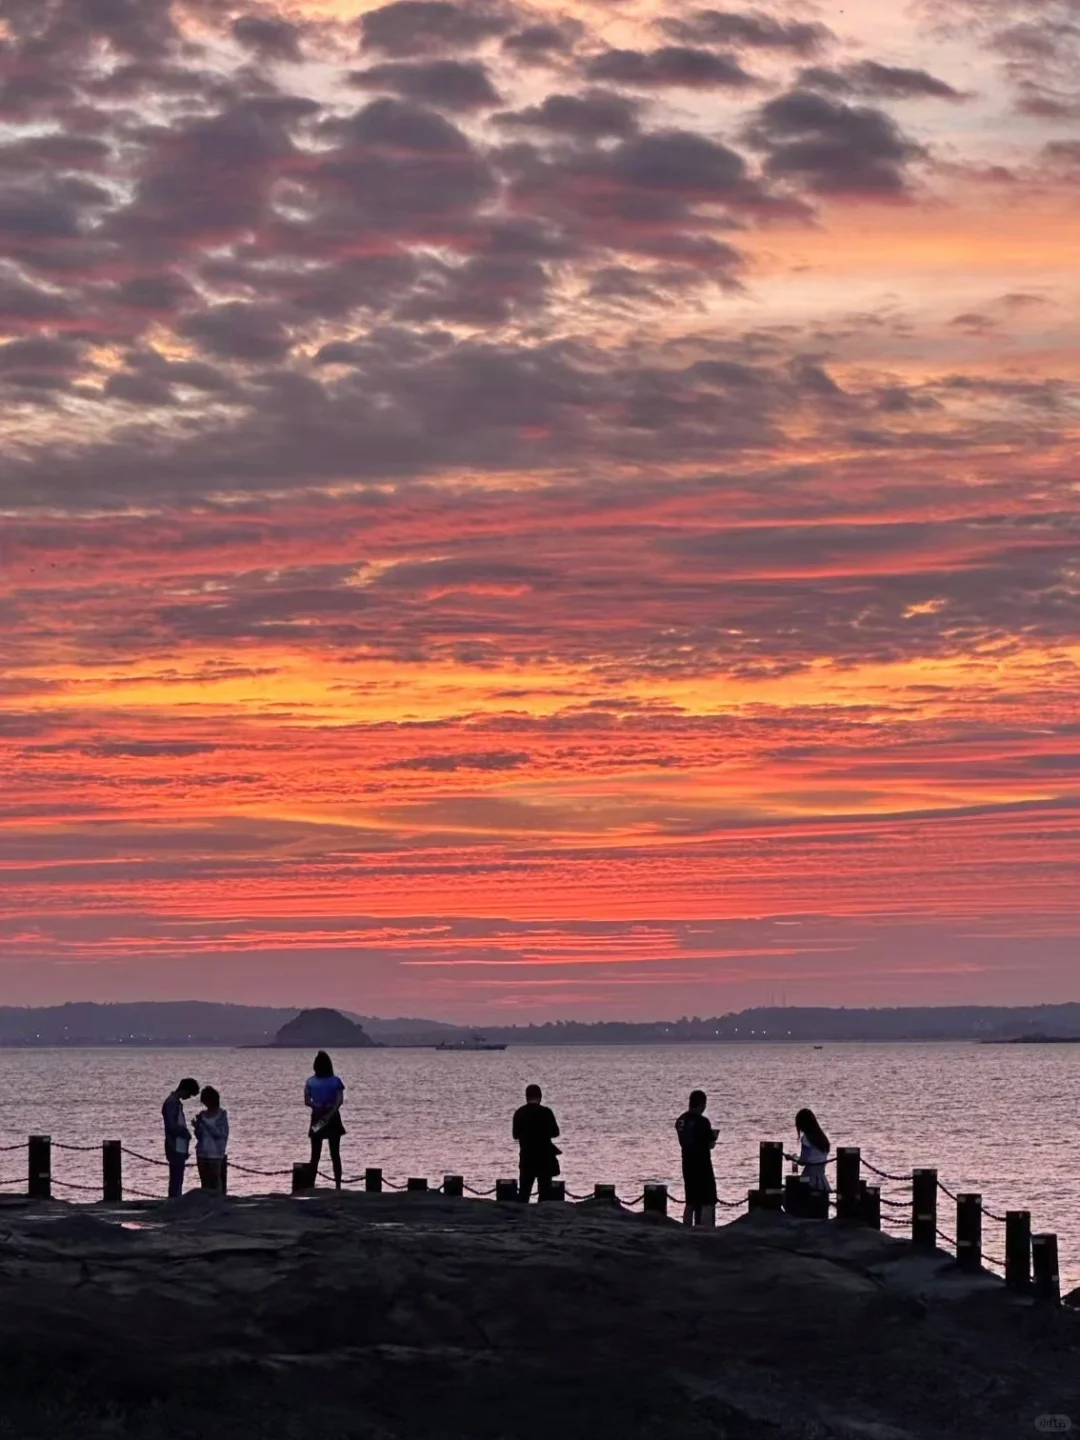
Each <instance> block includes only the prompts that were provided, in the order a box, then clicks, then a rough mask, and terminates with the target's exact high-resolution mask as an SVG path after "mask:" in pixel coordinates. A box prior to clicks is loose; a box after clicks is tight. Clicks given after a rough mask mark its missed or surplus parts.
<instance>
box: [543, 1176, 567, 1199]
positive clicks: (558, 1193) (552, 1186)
mask: <svg viewBox="0 0 1080 1440" xmlns="http://www.w3.org/2000/svg"><path fill="white" fill-rule="evenodd" d="M540 1198H541V1200H545V1201H546V1200H565V1199H566V1181H565V1180H552V1181H550V1182H549V1183H548V1187H547V1194H546V1195H541V1197H540Z"/></svg>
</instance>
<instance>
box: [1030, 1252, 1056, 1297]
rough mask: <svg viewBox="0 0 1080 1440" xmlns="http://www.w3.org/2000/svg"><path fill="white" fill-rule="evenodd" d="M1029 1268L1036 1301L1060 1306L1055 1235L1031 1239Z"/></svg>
mask: <svg viewBox="0 0 1080 1440" xmlns="http://www.w3.org/2000/svg"><path fill="white" fill-rule="evenodd" d="M1031 1268H1032V1272H1033V1275H1034V1280H1033V1290H1034V1293H1035V1299H1036V1300H1043V1301H1045V1302H1047V1303H1048V1304H1050V1305H1060V1304H1061V1280H1060V1277H1059V1276H1058V1243H1057V1236H1056V1235H1033V1236H1032V1237H1031Z"/></svg>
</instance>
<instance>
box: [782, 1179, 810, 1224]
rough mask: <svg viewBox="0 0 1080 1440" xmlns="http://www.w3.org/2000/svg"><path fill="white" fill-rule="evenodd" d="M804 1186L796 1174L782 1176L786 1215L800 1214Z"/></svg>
mask: <svg viewBox="0 0 1080 1440" xmlns="http://www.w3.org/2000/svg"><path fill="white" fill-rule="evenodd" d="M805 1189H806V1186H805V1185H804V1184H803V1183H802V1179H801V1177H800V1176H798V1175H785V1176H784V1210H785V1211H786V1212H787V1214H788V1215H801V1214H802V1208H803V1207H802V1203H801V1202H802V1198H803V1192H804V1191H805Z"/></svg>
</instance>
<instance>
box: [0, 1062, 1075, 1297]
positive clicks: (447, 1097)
mask: <svg viewBox="0 0 1080 1440" xmlns="http://www.w3.org/2000/svg"><path fill="white" fill-rule="evenodd" d="M334 1059H335V1062H336V1067H337V1071H338V1074H339V1075H340V1076H341V1077H342V1079H343V1080H344V1082H345V1086H346V1101H345V1107H344V1110H343V1112H342V1113H343V1116H344V1118H345V1124H346V1128H347V1134H346V1136H345V1138H344V1140H343V1142H342V1154H343V1159H344V1164H345V1176H346V1180H347V1181H348V1180H354V1179H356V1183H362V1180H360V1179H358V1178H357V1177H362V1175H363V1172H364V1170H365V1168H366V1167H368V1166H379V1167H381V1168H382V1170H383V1171H384V1173H385V1175H386V1177H387V1180H388V1182H391V1181H392V1182H396V1183H397V1184H403V1183H404V1182H405V1180H406V1179H407V1178H409V1177H410V1176H424V1177H427V1179H428V1180H429V1183H430V1184H432V1185H437V1184H439V1183H440V1182H441V1180H442V1177H443V1175H445V1174H454V1175H462V1176H463V1177H464V1179H465V1181H466V1184H467V1185H468V1186H470V1187H471V1188H472V1189H474V1190H479V1191H485V1190H489V1189H491V1188H492V1187H494V1185H495V1181H496V1180H497V1179H499V1178H500V1177H502V1176H512V1175H514V1174H515V1171H516V1153H515V1148H514V1145H513V1143H512V1141H511V1138H510V1119H511V1115H512V1114H513V1111H514V1109H515V1107H516V1106H517V1105H519V1104H520V1103H521V1102H522V1099H523V1092H524V1089H525V1086H526V1084H528V1083H530V1082H535V1083H537V1084H539V1085H541V1086H542V1087H543V1091H544V1100H545V1103H548V1104H550V1105H551V1106H552V1108H553V1109H554V1110H555V1113H556V1116H557V1118H558V1121H559V1125H560V1127H561V1130H562V1138H561V1140H560V1144H561V1146H562V1150H563V1155H562V1167H563V1178H564V1179H565V1181H566V1185H567V1189H568V1191H570V1192H571V1193H572V1194H576V1195H585V1194H589V1193H591V1191H592V1188H593V1185H594V1184H596V1183H597V1182H607V1183H613V1184H614V1185H615V1186H616V1187H617V1192H618V1194H619V1196H620V1197H622V1198H624V1199H626V1200H627V1201H630V1202H633V1201H634V1200H636V1199H637V1197H638V1196H640V1194H641V1191H642V1188H643V1186H644V1184H645V1182H646V1181H665V1182H667V1183H668V1184H670V1185H671V1186H672V1188H673V1190H674V1191H675V1192H677V1193H681V1176H680V1172H679V1151H678V1143H677V1141H676V1136H675V1129H674V1122H675V1119H676V1117H677V1116H678V1114H679V1113H680V1111H682V1110H683V1109H684V1108H685V1106H686V1101H687V1096H688V1094H689V1092H690V1090H691V1089H694V1088H698V1087H700V1088H701V1089H703V1090H705V1091H706V1092H707V1094H708V1097H709V1101H708V1114H709V1117H710V1119H711V1120H712V1123H713V1125H714V1126H715V1127H716V1129H717V1130H718V1131H719V1140H718V1142H717V1147H716V1152H715V1167H716V1173H717V1181H718V1188H719V1192H720V1195H721V1198H722V1199H724V1200H727V1201H729V1202H738V1203H739V1204H744V1203H745V1198H746V1192H747V1190H748V1189H749V1188H751V1187H752V1186H753V1185H754V1184H755V1183H756V1177H757V1163H758V1158H757V1157H758V1144H759V1142H760V1141H761V1140H781V1141H783V1142H784V1143H785V1146H788V1147H790V1148H794V1145H795V1129H794V1117H795V1112H796V1110H797V1109H799V1108H800V1107H801V1106H803V1105H808V1106H810V1107H811V1108H812V1109H813V1110H814V1111H815V1112H816V1113H817V1116H818V1118H819V1120H820V1121H821V1123H822V1125H823V1126H824V1128H825V1130H826V1132H827V1133H828V1135H829V1136H830V1138H831V1140H832V1142H833V1147H834V1149H835V1147H837V1146H840V1145H858V1146H860V1147H861V1150H862V1154H863V1158H864V1161H865V1162H868V1164H870V1165H873V1166H875V1167H876V1168H877V1169H878V1170H880V1171H884V1172H886V1173H887V1174H888V1175H891V1176H900V1177H903V1176H904V1175H906V1174H909V1173H910V1171H911V1169H912V1168H913V1167H915V1166H935V1167H936V1168H937V1170H938V1173H939V1176H940V1179H941V1181H942V1183H943V1184H944V1185H945V1186H947V1187H948V1189H949V1190H950V1191H951V1192H953V1194H955V1193H957V1192H960V1191H978V1192H980V1193H981V1194H982V1196H983V1202H984V1205H985V1206H986V1207H987V1208H988V1209H989V1210H992V1211H993V1212H995V1213H996V1214H998V1215H1004V1212H1005V1210H1006V1209H1026V1210H1030V1211H1031V1215H1032V1226H1033V1229H1034V1230H1035V1231H1040V1230H1047V1231H1054V1232H1056V1233H1057V1235H1058V1237H1059V1241H1058V1243H1059V1249H1060V1259H1061V1277H1062V1285H1063V1289H1065V1290H1067V1289H1069V1288H1071V1287H1073V1286H1078V1285H1080V1174H1078V1171H1080V1045H977V1044H832V1045H825V1046H823V1047H821V1048H820V1049H819V1048H817V1047H814V1046H810V1045H802V1044H799V1045H792V1044H788V1045H767V1044H761V1045H670V1046H663V1045H648V1046H642V1045H636V1046H631V1045H628V1046H613V1045H605V1046H595V1047H593V1046H588V1047H586V1046H563V1047H554V1046H552V1047H543V1048H541V1047H539V1046H528V1047H525V1046H521V1047H517V1048H514V1047H511V1048H509V1049H507V1050H505V1051H491V1052H480V1053H476V1052H473V1053H467V1052H447V1051H441V1052H440V1051H436V1050H428V1049H376V1050H343V1051H341V1052H339V1053H338V1054H336V1055H335V1056H334ZM310 1062H311V1056H310V1055H309V1054H308V1053H307V1052H306V1051H294V1050H269V1049H268V1050H258V1049H236V1050H233V1049H175V1050H173V1049H126V1048H119V1047H116V1048H108V1049H104V1048H103V1049H33V1050H0V1195H11V1194H14V1193H17V1192H18V1190H20V1189H24V1188H25V1176H26V1153H25V1149H24V1148H22V1147H23V1146H24V1145H25V1139H26V1137H27V1135H29V1134H31V1133H33V1134H48V1135H51V1136H52V1139H53V1144H54V1153H53V1180H54V1191H53V1193H54V1195H55V1196H56V1197H57V1198H62V1199H65V1200H72V1201H92V1200H93V1199H94V1198H95V1195H98V1196H100V1186H101V1150H100V1146H101V1142H102V1141H103V1140H111V1139H117V1140H121V1141H122V1142H123V1143H124V1145H125V1147H127V1149H128V1150H130V1151H132V1152H134V1154H129V1155H125V1157H124V1183H125V1191H126V1193H127V1194H132V1193H136V1192H137V1193H138V1194H140V1195H148V1196H149V1195H160V1194H163V1193H164V1189H165V1170H164V1169H163V1168H162V1167H161V1166H160V1164H154V1163H151V1162H153V1161H160V1160H161V1158H162V1127H161V1103H162V1101H163V1100H164V1098H165V1096H166V1095H167V1094H168V1092H169V1091H170V1090H171V1089H172V1088H173V1086H174V1085H175V1084H176V1083H177V1082H178V1081H179V1080H180V1078H181V1077H182V1076H186V1075H191V1076H193V1077H194V1078H195V1079H197V1080H198V1081H199V1083H200V1085H202V1084H212V1085H214V1086H215V1087H216V1088H217V1089H218V1090H219V1091H220V1092H221V1096H222V1103H223V1104H224V1106H225V1108H226V1109H227V1110H228V1113H229V1124H230V1131H231V1139H230V1145H229V1154H230V1180H229V1189H230V1193H232V1194H234V1195H249V1194H260V1193H266V1192H268V1191H280V1190H287V1189H288V1187H289V1176H290V1172H291V1167H292V1164H293V1162H294V1161H296V1160H304V1159H305V1158H306V1157H307V1139H306V1136H307V1123H308V1121H307V1112H306V1110H305V1109H304V1105H303V1087H304V1080H305V1079H306V1077H307V1075H308V1074H309V1071H310ZM194 1108H197V1104H196V1106H194V1107H193V1106H191V1105H190V1104H189V1106H188V1112H189V1115H190V1114H191V1112H192V1110H193V1109H194ZM8 1146H16V1147H18V1148H15V1149H8V1148H6V1147H8ZM60 1147H72V1148H60ZM84 1147H85V1148H84ZM135 1155H141V1156H144V1157H146V1158H145V1159H136V1158H135ZM325 1166H326V1162H325V1160H324V1168H325ZM250 1171H265V1172H271V1173H268V1174H252V1173H249V1172H250ZM864 1173H867V1172H865V1171H864ZM193 1174H194V1167H193V1166H192V1167H189V1175H190V1176H191V1177H192V1178H193ZM867 1178H868V1179H869V1180H875V1179H876V1178H877V1177H876V1176H875V1175H873V1174H870V1173H867ZM189 1183H190V1180H189ZM880 1183H881V1186H882V1194H883V1196H884V1197H885V1198H886V1200H892V1201H893V1202H894V1203H893V1204H892V1205H891V1206H890V1205H886V1206H885V1216H886V1223H887V1224H888V1223H890V1222H892V1223H893V1224H894V1225H895V1226H896V1228H897V1230H898V1233H904V1231H905V1229H906V1227H907V1225H908V1220H909V1214H910V1211H909V1208H906V1207H907V1206H908V1198H909V1196H908V1191H907V1190H906V1189H905V1185H904V1181H903V1179H902V1178H901V1179H897V1180H893V1179H881V1180H880ZM477 1203H480V1202H479V1201H478V1202H477ZM738 1213H739V1212H738V1210H723V1209H722V1210H721V1211H720V1212H719V1215H718V1220H719V1221H720V1222H723V1221H724V1220H725V1219H728V1218H730V1217H732V1216H734V1215H736V1214H738ZM938 1215H939V1221H938V1223H939V1225H940V1227H941V1229H942V1231H943V1232H944V1233H945V1234H946V1235H949V1236H951V1235H952V1234H953V1233H955V1206H954V1203H953V1201H952V1200H951V1199H950V1198H949V1197H948V1195H946V1194H945V1193H942V1194H940V1195H939V1211H938ZM983 1248H984V1252H985V1253H986V1255H987V1256H988V1257H990V1260H991V1261H993V1260H1000V1259H1002V1258H1003V1256H1004V1227H1003V1225H1001V1224H999V1223H998V1222H997V1221H995V1220H992V1219H991V1218H990V1217H989V1216H987V1217H986V1218H985V1220H984V1234H983Z"/></svg>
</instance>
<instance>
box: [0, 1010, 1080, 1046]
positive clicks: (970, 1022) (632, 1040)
mask: <svg viewBox="0 0 1080 1440" xmlns="http://www.w3.org/2000/svg"><path fill="white" fill-rule="evenodd" d="M299 1010H300V1007H299V1006H290V1007H288V1008H277V1007H274V1008H271V1007H266V1006H249V1005H219V1004H216V1003H214V1002H211V1001H202V1000H174V1001H164V1002H163V1001H144V1002H141V1003H131V1004H119V1005H97V1004H89V1003H85V1004H84V1003H79V1004H70V1005H53V1006H47V1007H44V1008H40V1009H31V1008H20V1007H16V1006H0V1046H9V1047H10V1046H39V1045H72V1046H78V1045H162V1046H165V1045H168V1046H181V1045H271V1044H274V1043H276V1036H277V1034H278V1032H279V1031H280V1030H281V1029H282V1027H283V1026H286V1025H288V1023H289V1021H291V1020H294V1019H295V1018H296V1017H297V1015H298V1013H299ZM330 1013H332V1014H335V1015H337V1016H339V1017H340V1018H341V1019H343V1020H355V1022H356V1023H357V1024H359V1025H361V1026H362V1029H363V1033H364V1036H365V1040H366V1041H367V1042H369V1043H372V1044H376V1045H435V1044H438V1042H439V1041H440V1040H454V1039H467V1038H468V1037H469V1036H470V1035H472V1034H473V1033H474V1031H475V1029H476V1028H477V1026H476V1025H475V1024H474V1025H448V1024H447V1023H446V1022H445V1021H439V1020H424V1019H407V1018H397V1019H392V1020H380V1019H378V1018H377V1017H374V1016H355V1017H354V1016H350V1015H349V1014H348V1012H341V1011H331V1012H330ZM479 1028H480V1029H481V1030H482V1031H483V1033H484V1034H485V1035H486V1036H487V1038H488V1039H489V1040H491V1041H494V1042H498V1043H502V1044H507V1045H513V1046H515V1047H517V1046H521V1045H660V1044H672V1043H683V1044H717V1043H727V1044H743V1043H749V1044H755V1043H758V1042H759V1041H762V1040H765V1041H767V1042H772V1041H778V1042H781V1043H791V1044H799V1043H802V1044H805V1043H809V1042H814V1043H816V1044H825V1043H829V1042H833V1043H835V1042H839V1041H844V1040H863V1041H884V1040H1011V1039H1023V1038H1024V1037H1028V1036H1031V1037H1034V1036H1038V1035H1051V1036H1054V1037H1061V1038H1065V1039H1071V1038H1073V1037H1080V1003H1072V1004H1063V1005H1031V1006H1011V1007H1010V1006H984V1005H952V1006H908V1007H897V1008H893V1009H829V1008H827V1007H815V1008H809V1007H793V1008H790V1009H780V1008H761V1009H754V1010H741V1011H739V1012H738V1013H736V1014H728V1015H719V1016H713V1017H711V1018H710V1017H702V1016H699V1015H695V1016H693V1017H689V1018H688V1017H686V1016H684V1017H683V1018H682V1019H679V1020H650V1021H623V1020H601V1021H596V1022H589V1021H581V1020H555V1021H551V1022H549V1023H547V1024H543V1025H504V1026H498V1025H492V1024H490V1023H489V1022H488V1021H482V1022H480V1023H479ZM297 1043H303V1044H304V1045H308V1044H315V1046H316V1048H317V1047H318V1046H319V1045H321V1044H325V1045H327V1047H329V1045H330V1044H337V1045H338V1046H342V1045H351V1044H354V1043H356V1042H354V1041H353V1040H350V1039H343V1040H338V1041H330V1040H326V1039H324V1040H318V1041H310V1040H306V1039H305V1040H304V1041H303V1042H297Z"/></svg>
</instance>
